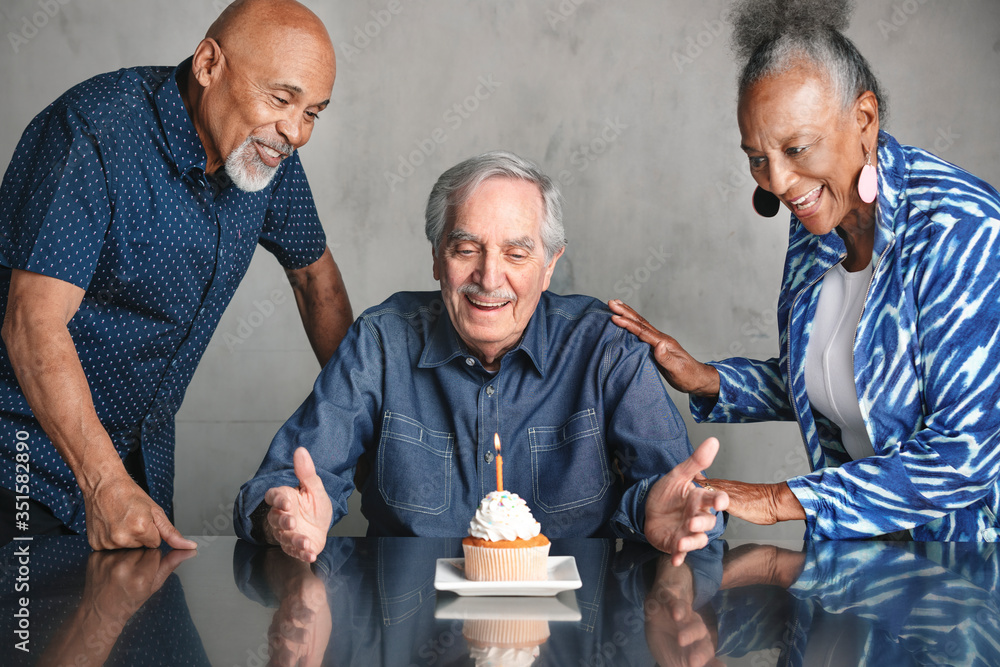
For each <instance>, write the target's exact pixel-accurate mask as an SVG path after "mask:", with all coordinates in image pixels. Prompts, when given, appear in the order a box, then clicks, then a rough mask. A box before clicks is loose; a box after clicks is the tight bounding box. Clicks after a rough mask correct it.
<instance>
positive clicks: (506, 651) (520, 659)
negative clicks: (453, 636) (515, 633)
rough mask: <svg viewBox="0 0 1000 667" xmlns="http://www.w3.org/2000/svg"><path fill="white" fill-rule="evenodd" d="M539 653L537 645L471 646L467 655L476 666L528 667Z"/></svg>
mask: <svg viewBox="0 0 1000 667" xmlns="http://www.w3.org/2000/svg"><path fill="white" fill-rule="evenodd" d="M539 653H540V651H539V650H538V647H537V646H529V647H525V648H496V647H494V646H487V647H482V648H479V647H476V646H473V647H472V648H471V649H470V650H469V657H471V658H472V659H473V660H475V661H476V667H529V666H530V665H532V664H534V662H535V658H537V657H538V654H539Z"/></svg>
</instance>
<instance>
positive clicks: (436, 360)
mask: <svg viewBox="0 0 1000 667" xmlns="http://www.w3.org/2000/svg"><path fill="white" fill-rule="evenodd" d="M547 304H548V292H542V297H541V298H540V299H539V300H538V305H537V306H536V307H535V312H534V313H532V314H531V319H530V320H528V326H527V328H525V330H524V335H523V336H522V337H521V342H520V343H518V344H517V346H516V347H514V349H512V350H510V351H509V352H507V354H505V355H504V356H505V357H508V356H510V355H513V354H517V353H519V352H522V353H524V355H525V356H527V357H528V359H530V360H531V363H532V364H533V365H534V367H535V370H537V371H538V374H539V375H540V376H541V377H543V378H544V377H545V360H546V356H547V351H548V327H547V325H546V321H547V320H548V318H547V317H546V311H547V309H548V308H547ZM468 356H470V353H469V352H467V351H466V348H465V344H464V343H462V340H461V338H459V335H458V332H457V331H455V326H454V325H453V324H452V323H451V317H450V316H449V315H448V310H447V308H445V307H444V306H443V305H442V308H441V316H440V317H438V318H437V320H436V321H435V322H434V323H433V324H432V325H431V332H430V336H429V337H428V339H427V343H426V344H425V345H424V351H423V353H422V354H421V355H420V361H419V362H418V363H417V367H418V368H435V367H437V366H443V365H444V364H446V363H448V362H450V361H452V360H453V359H455V358H456V357H468Z"/></svg>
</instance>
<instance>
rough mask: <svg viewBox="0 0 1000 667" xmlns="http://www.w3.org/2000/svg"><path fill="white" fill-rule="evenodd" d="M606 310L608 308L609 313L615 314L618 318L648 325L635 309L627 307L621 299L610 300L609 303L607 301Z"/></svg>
mask: <svg viewBox="0 0 1000 667" xmlns="http://www.w3.org/2000/svg"><path fill="white" fill-rule="evenodd" d="M608 308H610V309H611V312H613V313H615V314H616V315H618V316H619V317H622V318H624V319H629V320H634V321H637V322H641V323H642V324H648V322H646V318H644V317H643V316H642V315H640V314H639V313H638V312H636V310H635V308H633V307H632V306H630V305H628V304H627V303H625V302H624V301H622V300H621V299H612V300H611V301H608Z"/></svg>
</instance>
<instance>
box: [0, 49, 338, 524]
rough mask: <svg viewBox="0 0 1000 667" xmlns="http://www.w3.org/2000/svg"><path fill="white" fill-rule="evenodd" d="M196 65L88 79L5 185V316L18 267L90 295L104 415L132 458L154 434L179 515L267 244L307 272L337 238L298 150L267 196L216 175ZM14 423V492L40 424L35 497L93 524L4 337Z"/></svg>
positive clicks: (4, 394)
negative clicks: (192, 107)
mask: <svg viewBox="0 0 1000 667" xmlns="http://www.w3.org/2000/svg"><path fill="white" fill-rule="evenodd" d="M189 70H190V59H189V60H187V61H185V62H184V63H182V64H181V65H180V66H179V67H176V68H173V67H135V68H129V69H122V70H119V71H117V72H112V73H108V74H103V75H100V76H97V77H94V78H92V79H90V80H88V81H85V82H84V83H81V84H79V85H78V86H76V87H74V88H72V89H71V90H69V91H68V92H67V93H65V94H64V95H63V96H62V97H60V98H59V99H58V100H56V101H55V102H54V103H52V104H51V105H50V106H49V107H48V108H46V109H45V110H44V111H43V112H42V113H40V114H39V115H38V116H37V117H36V118H35V119H34V120H33V121H32V122H31V124H30V125H29V126H28V128H27V129H26V130H25V132H24V135H23V136H22V138H21V141H20V143H19V145H18V147H17V150H16V152H15V154H14V157H13V159H12V160H11V163H10V166H9V168H8V169H7V173H6V174H5V176H4V179H3V185H2V186H0V315H2V314H3V313H5V312H6V308H7V296H8V291H9V287H10V274H11V269H12V268H16V269H23V270H26V271H31V272H34V273H39V274H44V275H46V276H51V277H54V278H58V279H60V280H64V281H66V282H69V283H72V284H74V285H77V286H79V287H81V288H83V289H85V290H86V296H85V297H84V300H83V303H82V304H81V306H80V309H79V310H78V311H77V313H76V315H75V316H74V317H73V319H72V320H71V321H70V323H69V330H70V333H71V335H72V337H73V341H74V343H75V344H76V349H77V352H78V354H79V356H80V361H81V363H82V365H83V369H84V372H85V373H86V376H87V381H88V382H89V384H90V388H91V392H92V394H93V398H94V405H95V408H96V410H97V415H98V417H99V418H100V420H101V423H102V424H103V425H104V427H105V429H106V430H107V431H108V433H109V434H110V436H111V439H112V442H114V444H115V447H116V449H117V450H118V452H119V454H121V455H122V456H124V455H125V454H126V453H128V451H130V449H131V448H133V447H135V446H136V445H138V444H140V443H141V447H142V454H143V458H144V460H145V467H146V479H147V483H148V486H149V492H150V496H151V497H152V498H153V500H155V501H156V502H157V503H159V504H160V505H161V506H162V507H163V508H164V509H165V510H166V511H167V513H168V515H172V504H171V500H172V496H173V475H174V415H175V413H176V412H177V410H178V408H180V405H181V401H182V399H183V398H184V392H185V390H186V389H187V386H188V383H189V382H190V380H191V376H192V375H193V374H194V370H195V367H196V366H197V364H198V360H199V359H200V358H201V355H202V353H203V352H204V351H205V347H206V346H207V345H208V342H209V340H210V338H211V336H212V332H213V331H214V330H215V327H216V325H217V324H218V322H219V318H220V317H221V315H222V312H223V310H224V309H225V307H226V305H227V304H228V303H229V300H230V299H231V298H232V296H233V292H235V290H236V287H237V286H238V285H239V283H240V280H242V278H243V275H244V274H245V273H246V270H247V267H248V266H249V264H250V258H251V256H252V255H253V252H254V249H255V248H256V246H257V244H258V243H259V244H260V245H262V246H264V247H265V248H266V249H267V250H269V251H270V252H271V253H273V254H274V255H275V256H276V257H277V259H278V261H279V262H280V263H281V264H282V266H284V267H285V268H289V269H296V268H301V267H304V266H307V265H309V264H311V263H313V262H314V261H316V260H317V259H319V257H320V256H321V255H322V254H323V251H324V249H325V248H326V238H325V235H324V233H323V228H322V226H321V225H320V222H319V217H318V215H317V213H316V206H315V204H314V203H313V198H312V193H311V192H310V189H309V184H308V182H307V180H306V176H305V172H304V171H303V169H302V164H301V163H300V161H299V158H298V154H297V153H296V154H293V155H292V156H291V157H289V158H287V159H286V160H285V161H284V163H283V164H282V165H281V166H280V167H279V169H278V172H277V173H276V175H275V177H274V179H273V180H272V181H271V184H270V185H269V186H268V187H266V188H264V189H263V190H261V191H259V192H255V193H248V192H243V191H241V190H238V189H237V188H236V187H235V186H233V185H230V184H228V179H225V178H224V177H223V178H222V179H219V178H216V177H214V176H212V177H210V176H208V175H206V173H205V165H206V154H205V149H204V147H203V146H202V143H201V141H200V140H199V138H198V135H197V133H196V131H195V128H194V125H193V123H192V122H191V119H190V117H189V115H188V113H187V111H186V109H185V107H184V102H183V100H182V99H181V95H180V89H179V85H178V80H177V76H178V73H179V72H186V71H189ZM220 181H221V182H220ZM0 424H2V425H3V427H2V433H0V457H2V460H3V465H2V466H0V486H3V487H5V488H7V489H9V490H14V488H15V451H16V443H17V439H16V437H15V435H16V433H17V432H18V431H25V432H27V433H28V434H29V438H28V442H29V448H30V455H31V463H30V468H31V474H30V496H31V497H32V498H33V499H35V500H37V501H40V502H42V503H44V504H46V505H48V506H49V507H50V508H51V509H52V511H53V513H54V514H55V515H56V516H57V517H58V518H59V519H61V520H62V521H63V522H64V523H66V525H67V526H69V527H70V528H71V529H73V530H75V531H77V532H83V531H84V530H85V525H86V523H85V517H84V507H83V499H82V496H81V493H80V490H79V488H78V487H77V484H76V481H75V479H74V477H73V475H72V473H71V472H70V469H69V467H68V466H67V465H66V464H65V463H64V462H63V460H62V458H61V457H60V456H59V454H58V452H56V450H55V448H54V446H53V445H52V443H51V442H50V441H49V439H48V438H47V437H46V435H45V433H44V432H43V431H42V429H41V427H40V426H39V425H38V422H37V421H35V420H34V418H33V417H32V413H31V410H30V409H29V407H28V404H27V402H26V400H25V398H24V395H23V393H22V392H21V390H20V388H19V386H18V383H17V379H16V378H15V376H14V372H13V370H12V368H11V364H10V360H9V359H8V356H7V349H6V347H5V346H4V345H3V343H2V342H0ZM20 435H21V438H22V439H23V437H24V434H23V433H21V434H20Z"/></svg>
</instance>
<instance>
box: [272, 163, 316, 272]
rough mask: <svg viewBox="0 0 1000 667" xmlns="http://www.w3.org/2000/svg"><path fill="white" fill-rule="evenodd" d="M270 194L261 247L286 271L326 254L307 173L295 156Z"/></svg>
mask: <svg viewBox="0 0 1000 667" xmlns="http://www.w3.org/2000/svg"><path fill="white" fill-rule="evenodd" d="M278 178H280V179H281V180H280V181H279V182H278V183H277V184H276V185H275V187H274V190H273V191H272V193H271V202H270V204H268V207H267V215H266V217H265V219H264V229H263V230H262V231H261V233H260V244H261V245H262V246H264V248H265V249H266V250H267V251H268V252H270V253H271V254H273V255H274V256H275V257H276V258H277V259H278V262H279V263H280V264H281V265H282V266H283V267H285V268H286V269H301V268H302V267H304V266H309V265H310V264H312V263H313V262H315V261H316V260H318V259H319V258H320V257H321V256H322V255H323V251H324V250H326V234H325V233H324V232H323V226H322V225H321V224H320V221H319V214H318V213H317V212H316V203H315V202H314V201H313V197H312V190H310V189H309V181H308V180H307V179H306V172H305V170H304V169H303V168H302V163H301V162H300V161H299V154H298V152H296V153H295V154H294V155H292V157H290V158H288V160H287V161H286V163H285V166H284V169H283V171H282V173H281V174H280V175H279V176H278Z"/></svg>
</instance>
